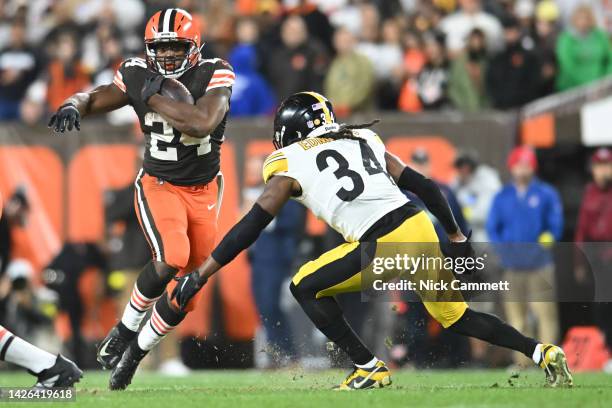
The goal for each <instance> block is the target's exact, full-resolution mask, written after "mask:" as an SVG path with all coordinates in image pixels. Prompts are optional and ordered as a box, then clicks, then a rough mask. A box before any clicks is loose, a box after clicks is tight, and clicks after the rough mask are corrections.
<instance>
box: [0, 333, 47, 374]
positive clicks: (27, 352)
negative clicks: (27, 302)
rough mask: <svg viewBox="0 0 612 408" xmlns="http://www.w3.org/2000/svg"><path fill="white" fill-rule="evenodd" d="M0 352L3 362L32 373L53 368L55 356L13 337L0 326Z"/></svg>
mask: <svg viewBox="0 0 612 408" xmlns="http://www.w3.org/2000/svg"><path fill="white" fill-rule="evenodd" d="M0 352H1V353H2V354H3V360H4V361H8V362H9V363H13V364H17V365H18V366H21V367H24V368H27V369H28V370H30V371H32V372H33V373H36V374H38V373H40V372H41V371H42V370H46V369H47V368H50V367H53V365H54V364H55V360H56V359H57V356H54V355H53V354H51V353H49V352H47V351H45V350H43V349H40V348H38V347H36V346H35V345H33V344H30V343H28V342H27V341H25V340H23V339H21V338H19V337H17V336H15V335H14V334H13V333H11V332H9V331H8V330H6V329H5V328H4V327H2V326H0Z"/></svg>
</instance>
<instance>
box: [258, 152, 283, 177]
mask: <svg viewBox="0 0 612 408" xmlns="http://www.w3.org/2000/svg"><path fill="white" fill-rule="evenodd" d="M288 172H289V161H288V160H287V156H286V155H285V153H283V152H282V151H278V150H277V151H275V152H274V153H272V154H271V155H270V156H268V158H267V159H266V160H265V161H264V164H263V180H264V183H267V182H268V180H270V178H271V177H272V176H274V175H286V174H287V173H288Z"/></svg>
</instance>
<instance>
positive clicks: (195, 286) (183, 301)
mask: <svg viewBox="0 0 612 408" xmlns="http://www.w3.org/2000/svg"><path fill="white" fill-rule="evenodd" d="M174 280H176V281H177V284H176V287H175V288H174V290H173V291H172V295H171V296H170V300H172V299H174V298H176V303H177V304H178V306H179V308H180V309H181V310H185V308H186V307H187V305H188V304H189V301H190V300H191V299H192V298H193V297H194V296H195V295H196V294H197V293H198V292H199V290H200V289H201V288H202V286H204V285H205V284H206V279H203V278H201V277H200V274H199V273H198V271H197V270H196V271H193V272H191V273H190V274H187V275H184V276H181V277H180V278H174Z"/></svg>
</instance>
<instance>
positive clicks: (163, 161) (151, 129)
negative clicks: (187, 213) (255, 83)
mask: <svg viewBox="0 0 612 408" xmlns="http://www.w3.org/2000/svg"><path fill="white" fill-rule="evenodd" d="M151 75H155V74H154V73H153V71H151V70H150V69H149V67H148V65H147V63H146V61H145V60H143V59H142V58H130V59H128V60H126V61H124V62H123V63H122V64H121V66H120V67H119V69H118V70H117V72H116V74H115V78H114V80H113V83H114V84H115V85H116V86H117V87H118V88H119V89H121V90H122V91H123V92H125V93H126V94H127V95H128V97H129V99H130V105H131V106H132V107H133V108H134V111H135V112H136V114H137V115H138V120H139V121H140V128H141V129H142V131H143V133H144V135H145V143H146V146H145V155H144V163H143V168H144V170H145V172H146V173H147V174H149V175H151V176H154V177H158V178H160V179H162V180H166V181H168V182H170V183H172V184H176V185H183V186H190V185H198V184H205V183H208V182H210V181H211V180H213V179H214V178H215V176H216V175H217V173H218V172H219V166H220V149H221V143H222V142H223V134H224V132H225V124H226V121H227V114H226V116H225V117H224V118H223V120H222V121H221V123H220V124H219V126H217V128H216V129H215V130H213V132H212V133H211V134H210V135H208V136H206V137H204V138H196V137H192V136H189V135H186V134H183V133H181V132H179V131H178V130H176V129H174V128H173V127H172V126H170V124H169V123H168V122H166V121H165V120H164V118H162V117H161V115H160V114H158V113H157V112H155V111H153V110H152V109H151V108H149V107H148V106H147V105H146V104H145V103H144V102H143V101H142V99H141V97H140V93H141V90H142V86H143V85H144V82H145V80H146V79H147V78H148V77H150V76H151ZM177 79H178V81H180V82H181V83H182V84H183V85H185V86H186V87H187V89H188V90H189V92H191V95H192V96H193V99H194V101H197V100H198V99H199V98H200V97H202V96H203V95H204V94H205V93H206V92H208V91H210V90H212V89H215V88H220V87H227V88H229V89H230V90H231V88H232V86H233V84H234V79H235V75H234V72H233V69H232V67H231V66H230V65H229V64H228V63H227V62H225V61H223V60H222V59H219V58H214V59H204V60H201V61H200V62H199V63H198V65H196V66H195V67H193V68H191V69H190V70H188V71H187V72H185V73H184V74H183V75H181V76H180V77H179V78H177Z"/></svg>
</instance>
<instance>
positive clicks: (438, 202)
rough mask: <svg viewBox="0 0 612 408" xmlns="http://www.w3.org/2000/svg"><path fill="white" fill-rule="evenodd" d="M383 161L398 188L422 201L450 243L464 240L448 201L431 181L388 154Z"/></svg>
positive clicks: (386, 153)
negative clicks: (409, 192) (438, 222)
mask: <svg viewBox="0 0 612 408" xmlns="http://www.w3.org/2000/svg"><path fill="white" fill-rule="evenodd" d="M385 161H386V164H387V172H388V173H389V174H390V175H391V177H393V179H394V180H395V182H396V183H397V185H398V187H399V188H401V189H404V190H409V191H412V192H413V193H415V194H416V195H417V196H419V198H420V199H421V200H423V203H425V206H427V209H428V210H429V211H431V213H432V214H433V215H434V216H435V217H436V218H437V219H438V221H440V223H441V224H442V226H443V227H444V230H445V231H446V233H447V234H448V237H449V239H450V240H451V241H454V242H461V241H465V240H466V238H465V236H464V235H463V233H462V232H461V230H460V229H459V226H458V225H457V222H456V221H455V217H454V216H453V213H452V211H451V209H450V206H449V205H448V201H446V198H445V197H444V195H443V194H442V192H441V191H440V189H439V188H438V185H437V184H436V183H435V182H434V181H433V180H431V179H430V178H427V177H425V176H423V175H422V174H421V173H419V172H417V171H414V170H413V169H411V168H410V167H408V166H406V165H405V164H404V163H403V162H402V161H401V160H400V158H399V157H397V156H395V155H393V154H391V153H389V152H385Z"/></svg>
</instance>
